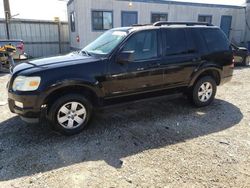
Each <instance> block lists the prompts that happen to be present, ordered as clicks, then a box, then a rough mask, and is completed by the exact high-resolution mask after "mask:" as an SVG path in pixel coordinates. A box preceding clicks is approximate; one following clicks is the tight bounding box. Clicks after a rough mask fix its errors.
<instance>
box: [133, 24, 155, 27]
mask: <svg viewBox="0 0 250 188" xmlns="http://www.w3.org/2000/svg"><path fill="white" fill-rule="evenodd" d="M149 25H152V24H133V25H132V26H133V27H140V26H149Z"/></svg>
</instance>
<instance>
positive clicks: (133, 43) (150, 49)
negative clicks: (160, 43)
mask: <svg viewBox="0 0 250 188" xmlns="http://www.w3.org/2000/svg"><path fill="white" fill-rule="evenodd" d="M123 51H133V52H134V60H135V61H136V60H144V59H151V58H154V57H157V31H144V32H140V33H136V34H134V35H132V36H131V37H130V38H129V40H128V41H127V43H126V44H125V46H124V48H123Z"/></svg>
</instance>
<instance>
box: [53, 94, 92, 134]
mask: <svg viewBox="0 0 250 188" xmlns="http://www.w3.org/2000/svg"><path fill="white" fill-rule="evenodd" d="M91 114H92V105H91V103H90V102H89V101H88V99H86V98H85V97H84V96H81V95H78V94H71V95H65V96H63V97H61V98H59V99H57V100H56V101H55V102H54V103H53V104H52V105H51V107H50V110H49V114H48V118H49V121H50V124H51V125H52V126H53V127H54V128H55V129H56V130H58V131H59V132H61V133H62V134H64V135H74V134H77V133H80V132H81V131H82V130H83V129H84V127H85V126H86V125H87V124H88V122H89V119H90V117H91Z"/></svg>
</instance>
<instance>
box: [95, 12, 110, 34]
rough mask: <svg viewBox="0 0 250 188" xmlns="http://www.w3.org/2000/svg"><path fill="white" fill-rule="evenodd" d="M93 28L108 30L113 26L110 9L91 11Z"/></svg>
mask: <svg viewBox="0 0 250 188" xmlns="http://www.w3.org/2000/svg"><path fill="white" fill-rule="evenodd" d="M92 27H93V30H108V29H111V28H112V27H113V13H112V12H111V11H92Z"/></svg>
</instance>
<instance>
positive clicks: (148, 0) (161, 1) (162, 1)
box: [117, 0, 245, 9]
mask: <svg viewBox="0 0 250 188" xmlns="http://www.w3.org/2000/svg"><path fill="white" fill-rule="evenodd" d="M117 1H130V0H117ZM132 2H141V3H159V4H169V5H185V6H198V7H214V8H238V9H241V8H244V7H245V6H242V5H223V4H208V3H192V2H181V1H172V0H132Z"/></svg>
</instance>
